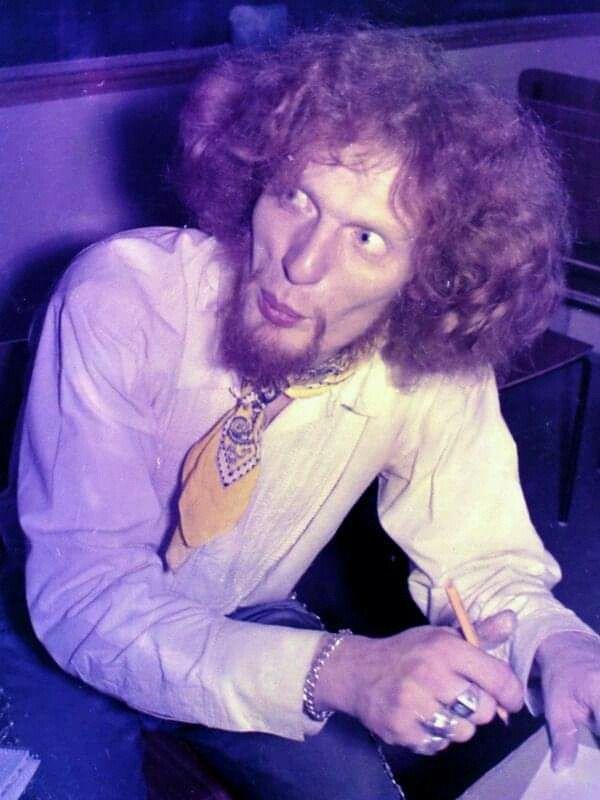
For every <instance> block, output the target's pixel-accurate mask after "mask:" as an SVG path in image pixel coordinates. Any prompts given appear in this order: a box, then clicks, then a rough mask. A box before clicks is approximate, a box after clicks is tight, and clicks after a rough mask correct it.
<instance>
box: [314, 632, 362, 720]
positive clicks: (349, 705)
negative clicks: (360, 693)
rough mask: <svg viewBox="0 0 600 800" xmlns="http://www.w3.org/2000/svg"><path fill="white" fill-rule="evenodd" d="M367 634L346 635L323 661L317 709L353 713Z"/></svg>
mask: <svg viewBox="0 0 600 800" xmlns="http://www.w3.org/2000/svg"><path fill="white" fill-rule="evenodd" d="M369 641H370V640H369V639H368V638H366V637H364V636H356V635H352V636H347V637H345V638H344V640H343V641H342V642H340V644H339V646H338V647H337V648H336V649H335V651H334V652H333V653H332V654H331V656H330V657H329V658H328V659H327V660H326V662H325V663H324V664H323V667H322V669H321V671H320V674H319V680H318V682H317V685H316V686H315V692H314V698H315V705H316V707H317V708H327V709H331V710H332V711H342V712H343V713H345V714H354V710H355V706H356V694H357V688H358V686H359V683H360V680H361V678H360V668H361V662H362V655H361V654H362V653H363V652H364V645H365V643H367V642H369Z"/></svg>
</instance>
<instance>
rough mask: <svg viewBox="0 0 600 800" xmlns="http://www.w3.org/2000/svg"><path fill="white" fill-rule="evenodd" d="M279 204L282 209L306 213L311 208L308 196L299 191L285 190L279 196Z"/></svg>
mask: <svg viewBox="0 0 600 800" xmlns="http://www.w3.org/2000/svg"><path fill="white" fill-rule="evenodd" d="M279 202H280V203H281V205H282V206H283V207H284V208H290V209H294V210H296V211H308V210H310V207H311V202H310V198H309V196H308V195H307V194H306V192H303V191H302V190H301V189H286V190H285V191H284V192H283V193H282V194H281V195H280V196H279Z"/></svg>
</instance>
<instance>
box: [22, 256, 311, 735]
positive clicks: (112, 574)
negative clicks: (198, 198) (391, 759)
mask: <svg viewBox="0 0 600 800" xmlns="http://www.w3.org/2000/svg"><path fill="white" fill-rule="evenodd" d="M111 258H112V259H113V260H114V253H113V252H111V250H110V247H107V246H100V247H99V248H95V249H92V250H91V251H88V252H87V253H86V254H85V256H84V257H83V262H84V263H83V264H81V263H80V264H79V265H78V268H77V269H76V270H75V272H74V273H73V272H71V273H69V275H68V276H67V278H66V280H64V281H63V283H62V285H61V288H60V289H59V292H58V293H57V295H56V297H55V298H54V300H53V302H52V303H51V306H50V309H49V312H48V315H47V319H46V323H45V326H44V331H43V335H42V338H41V342H40V346H39V350H38V354H37V358H36V364H35V368H34V373H33V377H32V383H31V389H30V393H29V397H28V401H27V407H26V412H25V419H24V431H23V439H22V447H21V456H20V481H19V507H20V516H21V520H22V524H23V527H24V529H25V531H26V533H27V535H28V538H29V542H30V555H29V559H28V564H27V584H28V599H29V605H30V609H31V615H32V619H33V624H34V627H35V629H36V631H37V633H38V635H39V637H40V638H41V639H42V640H43V642H44V643H45V645H46V646H47V648H48V649H49V651H50V652H51V654H52V655H53V656H54V658H55V659H56V660H57V661H58V662H59V663H60V664H61V665H62V666H63V667H64V668H65V669H67V670H68V671H70V672H72V673H74V674H77V675H79V676H80V677H81V678H83V679H84V680H85V681H87V682H89V683H91V684H92V685H94V686H95V687H97V688H98V689H100V690H101V691H104V692H107V693H109V694H113V695H116V696H118V697H120V698H121V699H123V700H125V701H126V702H127V703H129V704H130V705H132V706H134V707H136V708H139V709H141V710H143V711H146V712H148V713H151V714H155V715H158V716H163V717H167V718H172V719H177V720H183V721H188V722H201V723H204V724H206V725H210V726H215V727H222V728H228V729H233V730H262V731H269V732H272V733H277V734H280V735H282V736H287V737H290V738H302V736H303V735H304V734H305V733H307V732H314V731H315V730H318V728H319V726H318V725H315V724H314V723H312V722H311V721H310V720H308V719H307V718H306V717H305V716H304V715H303V714H302V711H301V709H302V684H303V679H304V675H305V674H306V672H307V670H308V668H309V666H310V662H311V659H312V658H313V655H314V651H315V649H316V648H317V646H318V644H319V642H320V639H321V634H320V633H319V632H317V631H301V630H288V629H285V628H279V627H276V626H265V625H253V624H251V623H245V622H239V621H235V620H231V619H228V618H225V617H223V616H220V615H217V614H214V613H212V612H210V611H209V610H207V609H205V608H203V607H201V606H199V605H198V604H197V603H194V602H193V601H191V600H189V599H188V598H186V597H184V596H181V594H178V593H177V592H176V591H174V589H173V585H172V584H173V578H172V575H171V574H170V573H168V572H165V571H164V569H163V565H162V562H161V560H160V558H159V556H158V555H157V552H156V549H157V541H158V540H159V539H160V537H161V535H163V534H164V533H165V532H166V531H167V530H168V527H169V520H168V517H167V513H168V512H167V509H165V508H164V507H163V505H162V504H161V502H160V500H159V498H158V496H157V493H156V491H155V489H154V486H153V482H152V473H153V465H154V464H155V462H156V459H157V457H159V455H160V454H159V453H157V452H156V438H155V430H154V424H155V421H154V419H153V414H152V409H151V406H150V401H149V398H148V392H147V388H146V387H145V385H144V378H145V376H144V357H145V356H144V346H145V345H144V336H145V335H147V333H148V330H147V327H148V326H147V325H146V322H145V320H144V318H143V314H142V312H143V309H144V307H145V306H144V302H143V299H144V298H143V297H139V296H137V295H136V292H137V291H138V289H136V288H135V287H133V288H132V285H130V283H128V281H127V279H126V278H125V277H122V276H121V275H120V274H119V270H120V269H122V270H124V272H123V275H126V274H127V266H126V265H124V264H118V265H117V267H118V268H116V269H115V270H114V271H113V272H111V273H110V274H108V277H107V276H106V275H107V274H106V271H104V272H103V267H102V264H103V262H104V261H106V259H111ZM86 270H87V271H88V273H89V275H92V276H94V275H96V273H98V274H99V275H104V276H105V279H98V280H96V279H94V280H91V279H88V278H86V277H85V276H84V278H83V279H82V278H81V275H82V273H84V272H85V271H86ZM138 288H139V287H138ZM140 309H141V310H142V311H140Z"/></svg>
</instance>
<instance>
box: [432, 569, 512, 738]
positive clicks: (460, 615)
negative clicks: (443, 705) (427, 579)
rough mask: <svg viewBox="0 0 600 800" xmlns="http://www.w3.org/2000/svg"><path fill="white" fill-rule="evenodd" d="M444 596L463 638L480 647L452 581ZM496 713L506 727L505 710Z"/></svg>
mask: <svg viewBox="0 0 600 800" xmlns="http://www.w3.org/2000/svg"><path fill="white" fill-rule="evenodd" d="M446 594H447V595H448V600H449V601H450V605H451V606H452V610H453V611H454V613H455V615H456V619H457V620H458V624H459V625H460V629H461V631H462V634H463V636H464V637H465V639H466V640H467V642H468V643H469V644H472V645H473V647H481V642H480V641H479V636H477V631H476V630H475V628H474V626H473V623H472V622H471V620H470V619H469V616H468V614H467V612H466V610H465V607H464V605H463V601H462V599H461V597H460V595H459V593H458V589H457V588H456V586H455V585H454V584H453V583H452V581H448V583H447V584H446ZM496 713H497V714H498V716H499V717H500V719H501V720H502V722H503V723H504V724H505V725H508V711H507V710H506V709H505V708H502V706H498V708H497V709H496Z"/></svg>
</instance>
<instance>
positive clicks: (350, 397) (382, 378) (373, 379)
mask: <svg viewBox="0 0 600 800" xmlns="http://www.w3.org/2000/svg"><path fill="white" fill-rule="evenodd" d="M393 388H394V387H393V385H392V382H391V378H390V375H389V370H388V367H387V365H386V363H385V361H384V360H383V358H382V357H381V354H380V353H379V352H377V353H374V354H373V355H372V356H371V357H370V358H369V359H368V360H367V361H365V362H364V363H363V364H361V365H360V366H359V367H358V369H357V370H356V372H355V373H354V375H352V377H350V378H348V380H347V381H344V383H341V384H340V385H339V386H335V387H334V388H333V390H332V391H331V392H330V393H329V396H328V408H327V413H328V414H332V413H333V410H334V408H335V406H336V405H338V404H339V405H342V406H344V407H345V408H347V409H349V410H350V411H353V412H354V413H355V414H360V415H361V416H365V417H377V416H379V415H380V414H382V413H383V412H384V409H385V408H386V405H387V401H389V396H390V394H389V393H390V389H393Z"/></svg>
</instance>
